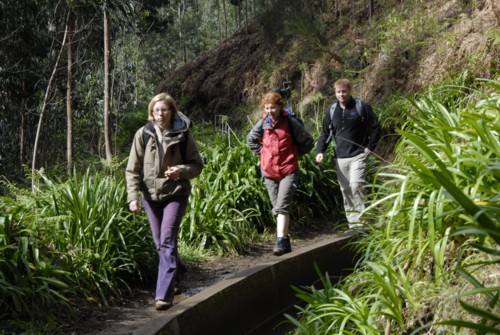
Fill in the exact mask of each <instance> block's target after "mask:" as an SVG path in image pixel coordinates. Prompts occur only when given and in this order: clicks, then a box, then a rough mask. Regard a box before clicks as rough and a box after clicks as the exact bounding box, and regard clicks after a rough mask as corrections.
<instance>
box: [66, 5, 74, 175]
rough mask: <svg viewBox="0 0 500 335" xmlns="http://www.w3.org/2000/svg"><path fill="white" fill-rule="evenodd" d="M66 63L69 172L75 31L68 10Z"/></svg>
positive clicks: (67, 155)
mask: <svg viewBox="0 0 500 335" xmlns="http://www.w3.org/2000/svg"><path fill="white" fill-rule="evenodd" d="M67 27H68V32H67V36H68V48H67V52H68V64H67V69H68V73H67V78H66V116H67V122H66V124H67V134H66V159H67V165H66V171H67V173H68V174H71V171H72V170H73V117H74V116H73V114H74V112H73V50H74V47H73V35H74V32H75V15H74V13H73V12H72V11H71V10H70V11H69V14H68V26H67Z"/></svg>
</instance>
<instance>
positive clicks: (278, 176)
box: [247, 92, 314, 256]
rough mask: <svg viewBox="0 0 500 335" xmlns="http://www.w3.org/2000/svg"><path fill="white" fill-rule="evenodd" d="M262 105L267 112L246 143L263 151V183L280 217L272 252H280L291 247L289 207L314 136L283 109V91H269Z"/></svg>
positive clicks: (312, 144)
mask: <svg viewBox="0 0 500 335" xmlns="http://www.w3.org/2000/svg"><path fill="white" fill-rule="evenodd" d="M261 105H262V107H263V108H264V112H265V113H264V115H263V117H262V119H260V120H259V122H257V124H256V125H255V126H254V127H253V128H252V130H251V131H250V133H249V134H248V136H247V145H248V146H249V147H250V149H251V150H252V151H253V152H254V153H255V154H257V155H260V165H261V170H262V174H263V176H264V183H265V185H266V188H267V192H268V193H269V198H270V199H271V204H272V206H273V215H275V216H276V221H277V227H276V233H277V239H276V243H275V245H274V248H273V254H274V255H276V256H281V255H283V254H286V253H289V252H290V251H292V248H291V245H290V237H289V235H288V228H289V225H290V213H289V211H290V205H291V203H292V200H293V195H294V193H295V189H296V188H297V185H298V178H299V155H300V154H305V153H307V152H309V151H310V150H311V149H312V147H313V146H314V139H313V138H312V136H311V134H309V133H308V132H307V130H306V129H305V128H304V127H303V125H302V124H300V122H299V121H297V120H296V119H295V118H293V117H291V115H290V113H289V112H288V111H286V110H285V109H284V102H283V98H282V97H281V95H280V94H278V93H276V92H270V93H267V94H266V95H264V97H263V98H262V101H261Z"/></svg>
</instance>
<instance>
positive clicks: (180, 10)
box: [177, 1, 187, 64]
mask: <svg viewBox="0 0 500 335" xmlns="http://www.w3.org/2000/svg"><path fill="white" fill-rule="evenodd" d="M185 11H186V4H185V3H184V1H181V2H180V3H179V6H178V7H177V17H178V20H179V43H180V45H181V50H182V62H183V63H184V64H186V63H187V48H186V41H185V39H184V34H183V33H184V32H183V26H182V24H183V21H184V20H183V18H184V13H185Z"/></svg>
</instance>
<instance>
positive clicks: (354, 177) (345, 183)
mask: <svg viewBox="0 0 500 335" xmlns="http://www.w3.org/2000/svg"><path fill="white" fill-rule="evenodd" d="M367 161H368V154H367V153H362V154H359V155H357V156H354V157H349V158H337V159H335V168H336V170H337V178H338V181H339V185H340V190H341V191H342V197H343V198H344V210H345V215H346V217H347V221H348V222H349V223H357V222H359V221H360V219H361V212H362V211H363V210H364V209H365V183H366V169H367Z"/></svg>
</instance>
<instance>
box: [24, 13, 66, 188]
mask: <svg viewBox="0 0 500 335" xmlns="http://www.w3.org/2000/svg"><path fill="white" fill-rule="evenodd" d="M68 21H69V16H68V18H67V21H66V29H65V30H64V37H63V41H62V43H61V49H60V50H59V53H58V54H57V58H56V62H55V64H54V68H53V69H52V74H51V75H50V79H49V83H48V84H47V89H46V90H45V96H44V98H43V103H42V109H41V110H40V116H39V118H38V126H37V129H36V135H35V144H34V147H33V160H32V163H31V191H32V192H35V169H36V153H37V151H38V141H39V139H40V133H41V131H42V121H43V116H44V114H45V112H46V111H47V105H48V103H49V100H50V97H49V96H50V92H51V91H52V87H53V85H54V79H55V77H56V72H57V68H58V66H59V61H60V60H61V55H62V52H63V49H64V46H65V45H66V38H67V33H68Z"/></svg>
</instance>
